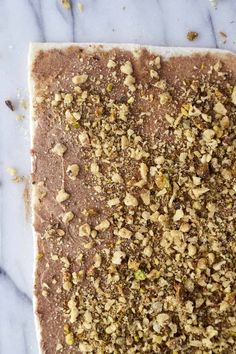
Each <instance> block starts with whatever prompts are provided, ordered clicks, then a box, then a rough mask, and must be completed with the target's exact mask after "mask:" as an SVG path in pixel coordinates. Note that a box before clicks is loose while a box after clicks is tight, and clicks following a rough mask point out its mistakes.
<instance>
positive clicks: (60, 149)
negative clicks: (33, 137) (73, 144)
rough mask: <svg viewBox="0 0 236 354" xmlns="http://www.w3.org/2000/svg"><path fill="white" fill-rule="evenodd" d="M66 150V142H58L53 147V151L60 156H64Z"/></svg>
mask: <svg viewBox="0 0 236 354" xmlns="http://www.w3.org/2000/svg"><path fill="white" fill-rule="evenodd" d="M66 150H67V147H66V146H65V145H64V144H61V143H57V144H56V145H55V146H54V148H53V149H52V152H53V153H54V154H56V155H58V156H63V155H64V153H65V152H66Z"/></svg>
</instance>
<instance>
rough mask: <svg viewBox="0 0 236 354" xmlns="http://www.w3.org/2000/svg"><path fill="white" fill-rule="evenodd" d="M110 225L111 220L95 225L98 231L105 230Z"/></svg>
mask: <svg viewBox="0 0 236 354" xmlns="http://www.w3.org/2000/svg"><path fill="white" fill-rule="evenodd" d="M109 227H110V222H109V221H108V220H103V221H102V222H100V224H98V225H97V226H96V227H95V230H97V231H105V230H107V229H108V228H109Z"/></svg>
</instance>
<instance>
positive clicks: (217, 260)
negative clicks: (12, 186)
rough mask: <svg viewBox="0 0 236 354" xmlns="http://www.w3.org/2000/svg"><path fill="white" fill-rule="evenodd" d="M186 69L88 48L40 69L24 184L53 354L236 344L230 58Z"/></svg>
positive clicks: (224, 348) (206, 58) (211, 57)
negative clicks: (29, 192)
mask: <svg viewBox="0 0 236 354" xmlns="http://www.w3.org/2000/svg"><path fill="white" fill-rule="evenodd" d="M190 59H191V60H190ZM190 59H189V57H188V56H186V55H181V56H171V57H170V58H167V57H166V58H165V59H164V60H162V58H161V57H160V56H159V55H157V54H156V50H155V52H154V51H153V50H152V49H143V48H141V49H138V50H133V51H132V52H131V51H130V50H128V49H127V48H126V49H125V50H122V49H120V48H113V49H111V50H107V49H106V48H103V46H99V47H97V46H95V47H94V46H92V45H91V46H89V47H88V48H87V47H86V46H85V47H84V46H83V47H80V46H77V45H76V46H74V45H70V47H69V48H63V49H61V50H59V49H54V50H52V51H47V50H42V51H40V54H38V56H37V58H36V61H35V63H34V66H33V76H34V77H35V91H36V92H35V99H34V103H35V104H34V110H35V113H36V114H35V118H36V119H37V120H38V122H37V123H38V124H37V129H36V133H35V134H36V135H35V138H34V146H33V149H32V153H33V157H34V158H35V162H34V166H35V171H33V174H32V183H33V185H34V188H33V191H34V210H35V212H36V217H35V228H36V231H37V238H38V241H37V245H38V257H37V267H38V268H37V272H36V292H37V294H39V296H38V310H39V311H38V312H39V320H40V324H41V326H42V329H43V330H42V340H43V343H45V350H46V351H47V350H49V347H48V346H47V338H46V335H45V333H48V334H49V335H51V333H50V330H51V328H52V327H51V322H50V321H49V322H48V321H43V320H42V319H45V318H46V317H47V316H46V315H47V314H48V309H49V307H50V313H51V315H52V316H51V318H52V319H53V328H54V327H55V329H56V330H57V331H56V332H55V333H58V335H55V336H54V335H51V336H50V341H51V343H50V348H52V350H54V351H56V350H57V348H59V349H58V351H59V352H68V351H75V352H76V351H79V352H81V353H98V354H103V353H104V352H107V353H116V352H117V353H141V352H145V353H169V352H170V353H175V354H177V353H183V354H186V353H192V352H194V353H195V352H196V354H203V353H208V352H212V353H213V352H214V353H220V352H222V353H231V352H232V351H234V348H235V347H236V342H235V338H236V337H235V333H236V329H235V328H236V319H235V318H236V316H235V301H236V297H235V277H236V272H235V266H234V260H235V254H236V242H235V237H234V233H235V197H236V161H235V133H236V131H235V123H236V88H235V87H236V86H235V80H234V77H235V73H234V71H235V70H236V69H235V68H234V66H233V65H232V63H234V61H235V58H234V56H233V55H231V54H226V55H224V56H222V55H220V54H218V53H212V54H209V53H207V54H204V53H203V52H201V53H198V54H197V55H195V54H192V55H191V58H190ZM219 59H220V60H219ZM49 64H50V66H49ZM160 69H161V70H160ZM42 78H43V80H42ZM36 97H38V99H36ZM48 132H50V134H49V133H48ZM42 137H46V138H47V139H49V140H48V141H45V142H44V141H42ZM55 142H58V143H57V144H56V145H55V146H54V147H53V144H55ZM62 143H63V144H62ZM64 144H65V145H64ZM48 146H49V147H50V146H51V147H52V150H51V153H49V154H48V155H47V154H46V153H47V150H48ZM66 148H67V149H66ZM65 152H66V153H65ZM57 155H59V156H61V157H63V158H61V159H58V156H57ZM74 162H75V163H74ZM77 163H78V164H79V165H78V164H77ZM65 171H66V173H65ZM11 173H12V177H13V178H15V176H16V171H15V170H13V171H11ZM60 186H61V187H60ZM60 188H61V190H60V191H59V192H58V189H60ZM57 192H58V194H57ZM52 194H53V195H52ZM53 196H54V197H55V196H56V201H57V202H58V203H63V202H64V201H66V200H68V199H69V200H68V202H66V203H65V204H61V205H59V204H56V203H55V201H54V203H53V198H52V197H53ZM63 333H64V339H63V337H62V338H61V335H63ZM60 343H62V344H63V346H60V345H59V344H60ZM70 346H71V347H70ZM49 351H50V350H49Z"/></svg>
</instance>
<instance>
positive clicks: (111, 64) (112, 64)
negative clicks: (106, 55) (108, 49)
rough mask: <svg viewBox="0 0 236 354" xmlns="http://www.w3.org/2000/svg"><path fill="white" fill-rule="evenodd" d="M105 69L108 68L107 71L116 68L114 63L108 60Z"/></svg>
mask: <svg viewBox="0 0 236 354" xmlns="http://www.w3.org/2000/svg"><path fill="white" fill-rule="evenodd" d="M107 67H108V68H109V69H111V68H115V67H116V63H115V62H114V60H112V59H109V60H108V63H107Z"/></svg>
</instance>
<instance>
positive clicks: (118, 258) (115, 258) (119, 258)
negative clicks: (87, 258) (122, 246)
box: [111, 251, 126, 265]
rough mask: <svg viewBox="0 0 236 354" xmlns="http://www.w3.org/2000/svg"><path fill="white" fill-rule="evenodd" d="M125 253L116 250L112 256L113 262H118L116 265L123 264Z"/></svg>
mask: <svg viewBox="0 0 236 354" xmlns="http://www.w3.org/2000/svg"><path fill="white" fill-rule="evenodd" d="M125 256H126V255H125V253H124V252H122V251H115V252H114V254H113V257H112V260H111V261H112V263H113V264H116V265H119V264H121V262H122V260H123V258H124V257H125Z"/></svg>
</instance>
